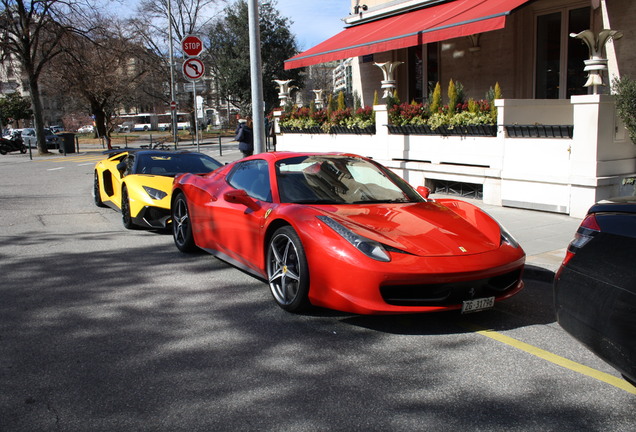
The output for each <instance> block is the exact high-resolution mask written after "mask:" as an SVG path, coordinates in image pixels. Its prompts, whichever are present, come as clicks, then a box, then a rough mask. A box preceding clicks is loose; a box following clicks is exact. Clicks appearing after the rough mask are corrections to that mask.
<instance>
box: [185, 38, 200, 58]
mask: <svg viewBox="0 0 636 432" xmlns="http://www.w3.org/2000/svg"><path fill="white" fill-rule="evenodd" d="M181 49H182V50H183V52H184V53H185V54H186V55H187V56H188V57H196V56H198V55H199V54H201V51H203V42H201V39H200V38H199V37H198V36H195V35H188V36H186V37H184V38H183V40H182V41H181Z"/></svg>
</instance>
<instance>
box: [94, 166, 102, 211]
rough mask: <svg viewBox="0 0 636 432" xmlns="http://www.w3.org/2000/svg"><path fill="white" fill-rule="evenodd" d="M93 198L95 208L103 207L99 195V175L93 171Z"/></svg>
mask: <svg viewBox="0 0 636 432" xmlns="http://www.w3.org/2000/svg"><path fill="white" fill-rule="evenodd" d="M93 198H94V200H95V205H96V206H97V207H105V205H104V202H103V201H102V197H101V195H100V193H99V174H97V171H95V178H94V180H93Z"/></svg>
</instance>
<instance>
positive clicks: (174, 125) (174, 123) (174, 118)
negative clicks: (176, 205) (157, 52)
mask: <svg viewBox="0 0 636 432" xmlns="http://www.w3.org/2000/svg"><path fill="white" fill-rule="evenodd" d="M171 3H172V0H168V39H169V40H170V103H171V104H172V103H173V102H174V100H175V99H174V96H175V94H174V54H173V51H174V44H173V41H172V6H171ZM170 114H171V116H170V121H171V122H172V139H173V140H174V149H175V150H176V149H177V111H176V110H172V112H171V113H170Z"/></svg>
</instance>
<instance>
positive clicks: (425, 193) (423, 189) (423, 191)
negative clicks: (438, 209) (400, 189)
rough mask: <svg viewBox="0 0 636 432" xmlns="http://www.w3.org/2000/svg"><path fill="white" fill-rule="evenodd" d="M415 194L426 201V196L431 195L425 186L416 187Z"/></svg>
mask: <svg viewBox="0 0 636 432" xmlns="http://www.w3.org/2000/svg"><path fill="white" fill-rule="evenodd" d="M417 193H419V194H420V195H422V198H424V199H428V196H429V195H430V194H431V190H430V189H429V188H427V187H426V186H418V187H417Z"/></svg>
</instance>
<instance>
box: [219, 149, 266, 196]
mask: <svg viewBox="0 0 636 432" xmlns="http://www.w3.org/2000/svg"><path fill="white" fill-rule="evenodd" d="M228 183H229V184H230V185H231V186H232V187H233V188H235V189H243V190H244V191H245V192H247V194H248V195H249V196H251V197H252V198H255V199H258V200H261V201H267V202H271V201H272V193H271V188H270V181H269V168H268V166H267V162H266V161H264V160H261V159H253V160H249V161H245V162H240V163H237V164H236V166H235V167H234V169H233V170H232V172H231V173H230V175H229V177H228Z"/></svg>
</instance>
